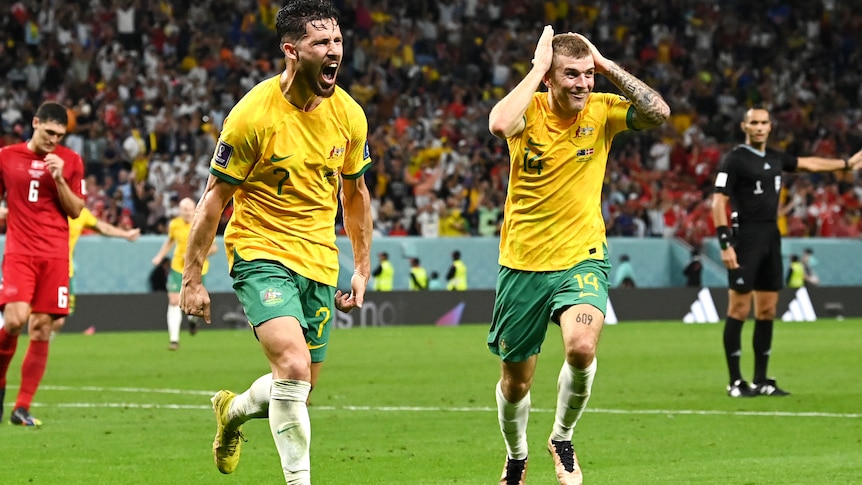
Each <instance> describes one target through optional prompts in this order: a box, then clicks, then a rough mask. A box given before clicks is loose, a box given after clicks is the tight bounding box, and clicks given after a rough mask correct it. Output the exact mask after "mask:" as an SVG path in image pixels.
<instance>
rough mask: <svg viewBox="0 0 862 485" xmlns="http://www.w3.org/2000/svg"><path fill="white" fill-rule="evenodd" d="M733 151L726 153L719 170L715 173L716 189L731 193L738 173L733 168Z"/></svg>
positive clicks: (726, 193) (725, 193)
mask: <svg viewBox="0 0 862 485" xmlns="http://www.w3.org/2000/svg"><path fill="white" fill-rule="evenodd" d="M732 155H733V152H730V153H728V154H727V155H725V157H724V158H722V159H721V162H719V164H718V172H717V173H716V174H715V191H716V192H718V193H720V194H724V195H730V193H731V191H732V188H733V184H734V183H735V182H736V174H735V173H734V171H733V170H732V168H731V167H732V165H733V156H732Z"/></svg>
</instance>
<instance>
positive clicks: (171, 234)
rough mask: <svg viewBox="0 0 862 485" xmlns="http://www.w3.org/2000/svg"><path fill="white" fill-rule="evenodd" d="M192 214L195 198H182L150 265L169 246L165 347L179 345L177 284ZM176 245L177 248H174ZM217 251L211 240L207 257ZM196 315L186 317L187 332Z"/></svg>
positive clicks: (194, 324) (157, 261)
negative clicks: (166, 345)
mask: <svg viewBox="0 0 862 485" xmlns="http://www.w3.org/2000/svg"><path fill="white" fill-rule="evenodd" d="M194 215H195V201H194V200H192V199H189V198H185V199H183V200H181V201H180V203H179V215H177V216H176V217H174V218H173V219H171V221H170V222H169V223H168V238H167V239H165V242H164V243H163V244H162V247H161V248H160V249H159V252H158V253H157V254H156V255H155V256H153V266H158V265H159V264H161V262H162V259H164V258H165V256H167V255H168V253H169V252H170V251H171V248H173V249H174V254H173V256H172V257H171V273H170V274H169V275H168V314H167V320H168V341H169V342H170V343H169V344H168V350H177V349H179V347H180V327H181V326H182V324H183V312H182V310H180V284H181V283H182V280H183V266H184V265H185V262H186V246H187V243H188V240H189V231H190V230H191V228H192V217H194ZM175 246H176V247H175ZM217 251H218V247H217V246H216V245H215V244H213V243H210V246H209V250H208V251H207V257H209V256H212V255H213V254H215V253H216V252H217ZM208 270H209V261H207V260H206V259H205V260H204V263H203V267H202V268H201V276H202V277H203V275H205V274H207V271H208ZM196 318H197V317H195V316H190V317H189V332H190V333H191V334H192V335H194V334H195V333H196V332H197V322H195V319H196Z"/></svg>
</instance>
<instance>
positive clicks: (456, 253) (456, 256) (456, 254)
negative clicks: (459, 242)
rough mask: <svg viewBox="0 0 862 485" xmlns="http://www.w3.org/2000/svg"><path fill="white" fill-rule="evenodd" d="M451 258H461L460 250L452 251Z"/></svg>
mask: <svg viewBox="0 0 862 485" xmlns="http://www.w3.org/2000/svg"><path fill="white" fill-rule="evenodd" d="M452 259H461V251H453V252H452Z"/></svg>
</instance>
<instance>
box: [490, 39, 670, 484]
mask: <svg viewBox="0 0 862 485" xmlns="http://www.w3.org/2000/svg"><path fill="white" fill-rule="evenodd" d="M532 64H533V67H532V68H531V70H530V71H529V72H528V73H527V75H526V77H525V78H524V79H523V80H522V81H521V82H520V83H519V84H518V85H517V86H515V88H514V89H513V90H512V91H511V92H509V94H507V95H506V96H505V97H504V98H503V99H502V100H500V102H498V103H497V104H496V106H494V108H493V109H492V110H491V113H490V118H489V128H490V130H491V132H492V133H493V134H494V135H496V136H497V137H500V138H503V139H505V140H506V142H507V143H508V146H509V155H510V158H511V172H510V175H509V191H508V195H507V199H506V208H505V217H504V222H503V226H502V230H501V235H500V271H499V274H498V275H497V296H496V301H495V304H494V314H493V318H492V323H491V329H490V332H489V334H488V347H489V348H490V349H491V352H493V353H495V354H497V355H498V356H499V357H500V359H501V366H500V367H501V374H502V375H501V378H500V381H499V382H498V383H497V390H496V399H497V413H498V419H499V422H500V429H501V431H502V433H503V439H504V441H505V443H506V452H507V453H506V463H505V465H504V467H503V475H502V477H501V478H500V483H501V484H504V485H505V484H519V483H524V477H525V474H526V466H527V457H528V453H527V422H528V420H529V414H530V388H531V387H532V384H533V375H534V373H535V370H536V362H537V360H538V355H539V351H540V349H541V346H542V343H543V342H544V339H545V334H546V332H547V328H548V323H549V321H553V322H554V323H556V324H557V325H559V327H560V331H561V333H562V339H563V348H564V351H565V361H564V362H563V365H562V368H561V369H560V374H559V377H558V380H557V410H556V415H555V419H554V426H553V429H552V431H551V435H550V437H549V438H548V451H549V452H550V454H551V456H552V458H553V460H554V466H555V469H556V476H557V480H558V481H559V482H560V483H562V484H579V483H581V482H582V476H581V469H580V467H579V465H578V459H577V457H576V456H575V452H574V449H573V447H572V434H573V430H574V427H575V424H576V423H577V421H578V418H579V417H580V416H581V414H582V413H583V412H584V409H586V406H587V401H588V400H589V397H590V389H591V387H592V383H593V378H594V375H595V372H596V347H597V345H598V342H599V334H600V333H601V330H602V325H603V323H604V313H605V309H606V305H607V301H608V285H609V283H608V274H609V272H610V269H611V264H610V261H609V259H608V253H607V249H608V248H607V240H606V238H605V226H604V220H603V218H602V213H601V203H600V202H601V191H602V183H603V181H604V176H605V167H606V165H607V160H608V150H609V149H610V147H611V142H612V141H613V139H614V136H615V135H616V134H617V133H620V132H622V131H624V130H632V129H634V130H641V129H646V128H653V127H656V126H659V125H661V124H662V123H664V122H665V120H667V118H668V116H670V108H668V106H667V104H666V103H665V102H664V100H662V98H661V96H660V95H659V94H658V93H657V92H655V91H654V90H653V89H651V88H650V87H649V86H647V85H646V84H644V83H643V81H640V80H639V79H637V78H635V77H634V76H632V75H631V74H629V73H627V72H626V71H624V70H623V69H622V68H621V67H620V66H619V65H617V64H616V63H614V62H612V61H610V60H609V59H606V58H605V57H604V56H602V55H601V54H600V53H599V51H598V49H596V47H595V46H594V45H593V44H592V43H591V42H590V41H589V40H587V39H586V38H585V37H583V36H581V35H579V34H572V33H568V34H560V35H556V36H555V35H554V31H553V29H552V28H551V27H550V26H547V27H545V29H544V32H542V35H541V37H540V38H539V42H538V45H537V46H536V51H535V56H534V57H533V61H532ZM596 74H602V75H604V76H605V77H606V78H608V79H609V80H611V81H612V82H613V83H614V84H615V85H616V86H617V87H618V88H619V89H620V90H621V91H622V92H623V93H624V94H625V96H620V95H618V94H606V93H593V92H592V90H593V87H594V86H595V75H596ZM539 83H543V84H544V85H545V86H546V87H547V88H548V91H547V92H546V93H545V92H536V87H537V86H538V85H539Z"/></svg>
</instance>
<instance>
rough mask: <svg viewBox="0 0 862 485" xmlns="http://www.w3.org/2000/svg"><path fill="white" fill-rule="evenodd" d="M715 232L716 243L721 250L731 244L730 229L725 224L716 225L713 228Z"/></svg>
mask: <svg viewBox="0 0 862 485" xmlns="http://www.w3.org/2000/svg"><path fill="white" fill-rule="evenodd" d="M715 232H716V233H717V234H718V245H719V246H720V247H721V250H722V251H724V250H725V249H727V248H729V247H731V246H733V244H732V243H731V234H732V233H731V231H730V228H729V227H727V226H718V227H716V228H715Z"/></svg>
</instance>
